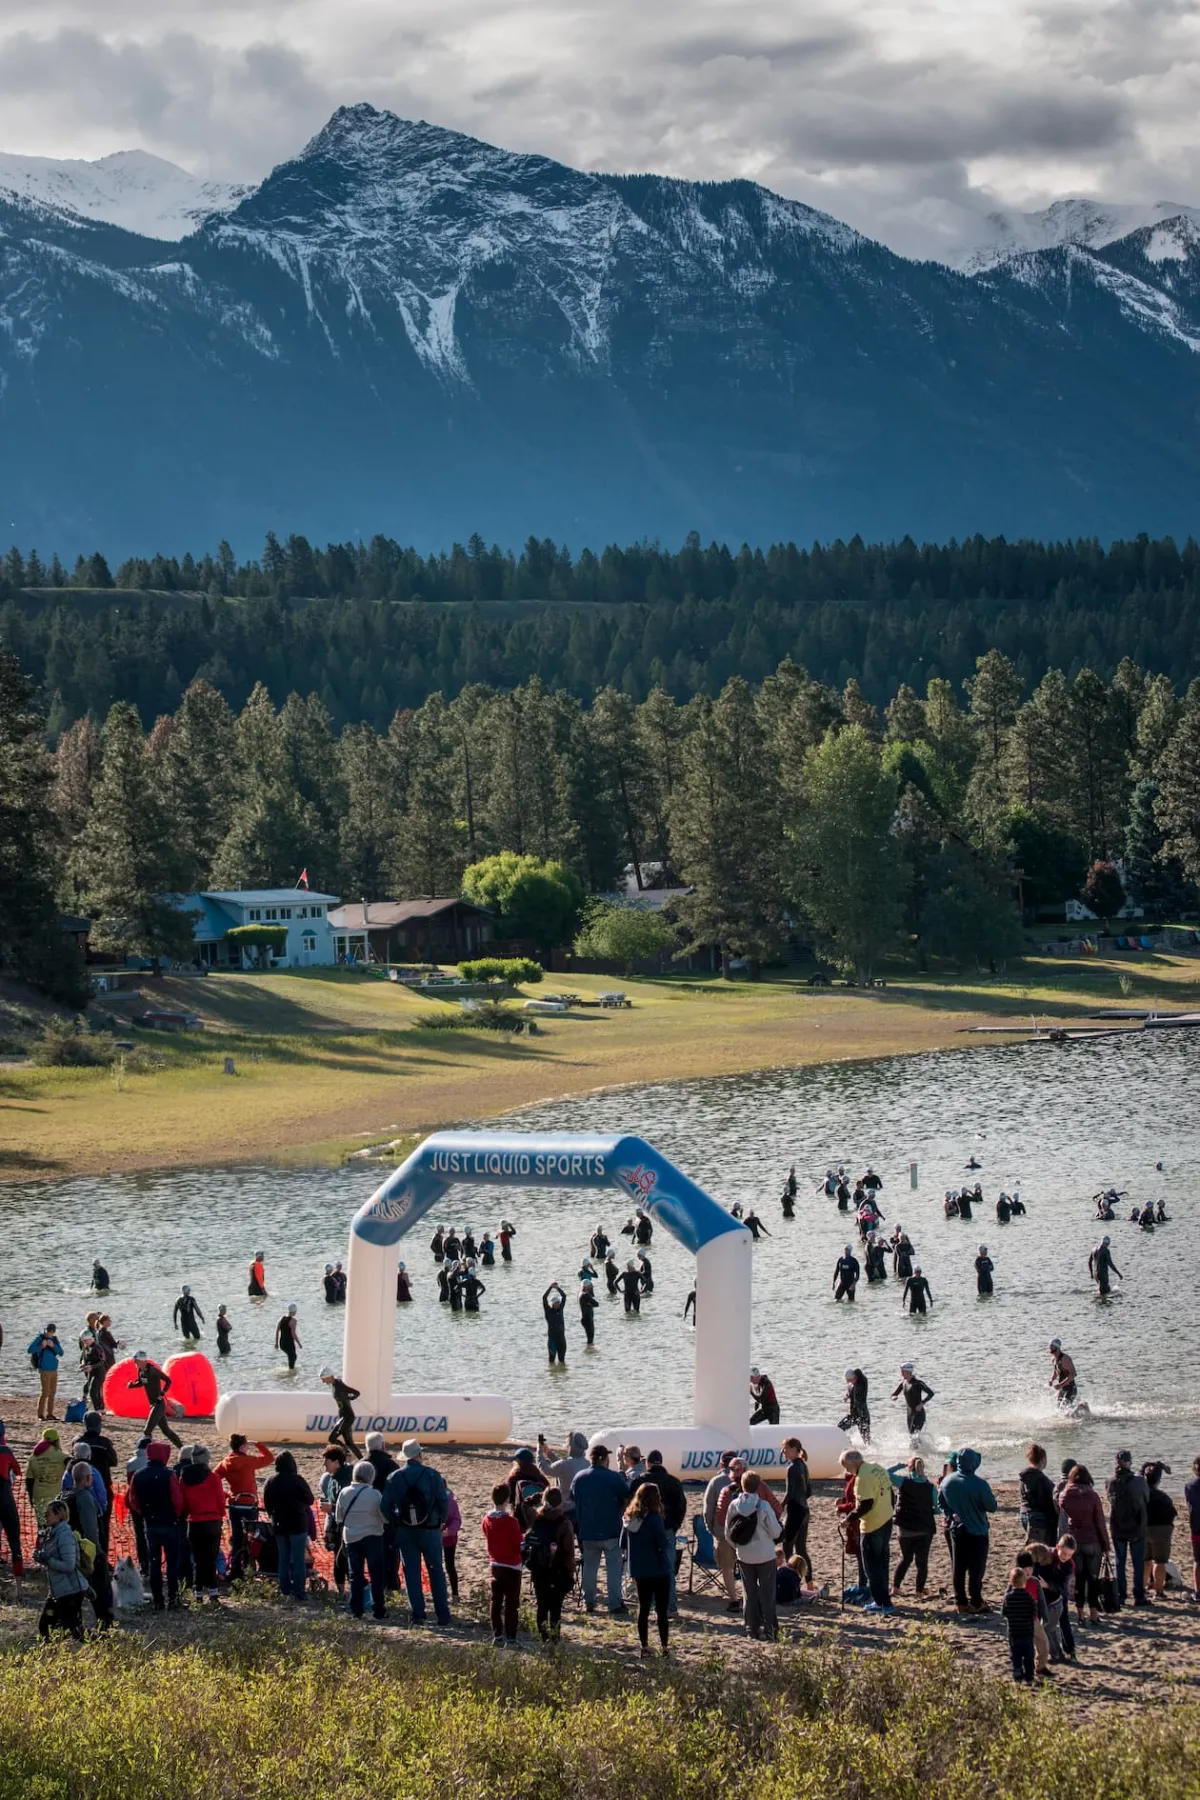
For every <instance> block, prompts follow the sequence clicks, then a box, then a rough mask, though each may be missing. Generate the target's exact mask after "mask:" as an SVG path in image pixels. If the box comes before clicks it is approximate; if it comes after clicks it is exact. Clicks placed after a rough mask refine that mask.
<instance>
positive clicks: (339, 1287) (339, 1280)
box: [333, 1269, 346, 1306]
mask: <svg viewBox="0 0 1200 1800" xmlns="http://www.w3.org/2000/svg"><path fill="white" fill-rule="evenodd" d="M333 1281H334V1288H335V1291H336V1297H337V1303H338V1305H339V1306H345V1304H346V1271H345V1269H335V1270H334V1271H333Z"/></svg>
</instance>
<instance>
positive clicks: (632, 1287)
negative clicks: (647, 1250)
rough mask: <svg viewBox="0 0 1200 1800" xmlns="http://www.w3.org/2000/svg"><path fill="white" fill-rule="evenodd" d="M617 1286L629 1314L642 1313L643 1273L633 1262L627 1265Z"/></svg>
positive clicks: (619, 1277)
mask: <svg viewBox="0 0 1200 1800" xmlns="http://www.w3.org/2000/svg"><path fill="white" fill-rule="evenodd" d="M617 1286H618V1287H619V1288H620V1290H621V1294H622V1296H623V1298H624V1301H625V1311H626V1312H627V1313H635V1312H641V1310H642V1272H641V1270H640V1269H639V1268H638V1266H637V1264H636V1263H635V1262H633V1261H632V1260H630V1261H629V1262H627V1263H626V1264H625V1267H624V1269H623V1270H622V1272H621V1274H620V1275H619V1276H618V1277H617Z"/></svg>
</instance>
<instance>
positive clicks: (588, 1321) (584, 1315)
mask: <svg viewBox="0 0 1200 1800" xmlns="http://www.w3.org/2000/svg"><path fill="white" fill-rule="evenodd" d="M599 1304H600V1302H599V1301H598V1300H597V1298H596V1290H595V1288H594V1287H593V1286H592V1284H591V1282H590V1281H585V1282H584V1283H583V1285H582V1287H581V1288H580V1290H579V1318H580V1321H581V1323H582V1325H583V1335H584V1337H585V1338H586V1339H587V1341H588V1343H589V1344H594V1343H595V1341H596V1308H597V1307H598V1306H599Z"/></svg>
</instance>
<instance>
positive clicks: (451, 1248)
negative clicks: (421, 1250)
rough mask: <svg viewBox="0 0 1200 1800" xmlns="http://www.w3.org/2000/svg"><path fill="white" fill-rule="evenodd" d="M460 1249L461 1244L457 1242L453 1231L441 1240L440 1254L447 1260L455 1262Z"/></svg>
mask: <svg viewBox="0 0 1200 1800" xmlns="http://www.w3.org/2000/svg"><path fill="white" fill-rule="evenodd" d="M461 1249H462V1245H461V1244H460V1243H459V1241H458V1239H457V1238H456V1237H455V1235H454V1233H453V1232H451V1233H450V1235H449V1237H447V1238H444V1239H443V1240H442V1255H443V1256H444V1257H445V1259H446V1261H447V1262H450V1263H456V1262H457V1261H458V1256H459V1251H460V1250H461Z"/></svg>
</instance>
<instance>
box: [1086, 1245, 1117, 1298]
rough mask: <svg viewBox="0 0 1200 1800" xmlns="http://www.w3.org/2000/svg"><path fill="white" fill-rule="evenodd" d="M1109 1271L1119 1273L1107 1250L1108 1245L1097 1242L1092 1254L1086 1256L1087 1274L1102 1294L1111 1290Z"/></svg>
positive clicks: (1114, 1273)
mask: <svg viewBox="0 0 1200 1800" xmlns="http://www.w3.org/2000/svg"><path fill="white" fill-rule="evenodd" d="M1110 1272H1111V1273H1112V1274H1113V1275H1116V1276H1118V1277H1119V1276H1120V1273H1121V1271H1120V1269H1118V1267H1117V1265H1116V1263H1115V1262H1114V1261H1113V1259H1112V1252H1111V1251H1110V1250H1109V1247H1108V1245H1107V1244H1097V1245H1096V1248H1095V1249H1094V1250H1093V1251H1092V1254H1091V1255H1090V1256H1089V1257H1088V1274H1089V1275H1090V1276H1091V1277H1092V1280H1093V1281H1094V1282H1095V1283H1096V1286H1097V1287H1098V1288H1099V1290H1100V1292H1101V1293H1102V1294H1109V1293H1111V1292H1112V1289H1111V1288H1110V1286H1109V1283H1108V1277H1109V1274H1110Z"/></svg>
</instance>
